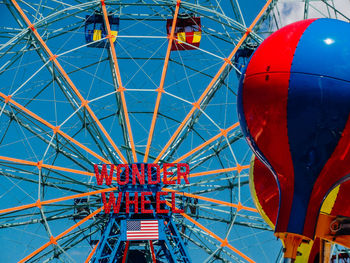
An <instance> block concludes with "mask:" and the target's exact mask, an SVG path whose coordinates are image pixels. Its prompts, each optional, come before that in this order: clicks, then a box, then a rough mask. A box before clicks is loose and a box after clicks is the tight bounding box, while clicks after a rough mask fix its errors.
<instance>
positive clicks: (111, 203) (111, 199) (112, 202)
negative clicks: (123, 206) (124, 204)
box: [102, 192, 123, 214]
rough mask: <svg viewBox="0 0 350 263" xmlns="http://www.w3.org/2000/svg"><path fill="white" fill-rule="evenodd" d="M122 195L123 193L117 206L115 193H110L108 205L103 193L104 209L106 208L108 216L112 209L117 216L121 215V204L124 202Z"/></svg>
mask: <svg viewBox="0 0 350 263" xmlns="http://www.w3.org/2000/svg"><path fill="white" fill-rule="evenodd" d="M122 195H123V192H119V193H118V200H117V204H116V203H115V197H114V192H110V193H109V198H108V203H107V199H106V194H105V193H102V202H103V207H104V210H105V213H106V214H109V213H110V211H111V207H112V208H113V213H115V214H118V213H119V210H120V203H121V201H122Z"/></svg>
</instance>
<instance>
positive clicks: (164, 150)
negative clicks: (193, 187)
mask: <svg viewBox="0 0 350 263" xmlns="http://www.w3.org/2000/svg"><path fill="white" fill-rule="evenodd" d="M271 2H272V0H268V1H267V2H266V4H265V5H264V7H263V8H262V9H261V11H260V12H259V14H258V15H257V16H256V18H255V19H254V20H253V22H252V23H251V25H250V26H249V28H247V30H246V32H245V34H244V35H243V36H242V37H241V39H240V40H239V42H238V44H237V45H236V46H235V48H234V49H233V51H232V52H231V54H230V55H229V56H228V58H226V59H225V61H224V63H223V65H222V66H221V67H220V69H219V71H218V72H217V73H216V75H215V76H214V78H213V79H212V80H211V81H210V83H209V85H208V86H207V88H206V89H205V90H204V92H203V93H202V95H201V96H200V97H199V99H198V100H197V101H196V102H195V103H193V107H192V109H191V110H190V112H189V113H188V114H187V115H186V117H185V119H184V120H183V121H182V122H181V124H180V126H179V127H178V128H177V129H176V131H175V132H174V133H173V135H172V136H171V137H170V139H169V141H168V142H167V143H166V145H165V146H164V147H163V149H162V150H161V152H160V153H159V154H158V156H157V158H156V159H155V161H154V162H155V163H157V162H158V161H159V160H160V159H161V158H162V157H163V155H164V153H165V152H166V151H167V150H168V148H169V147H170V145H171V144H172V143H173V141H174V140H175V139H176V137H177V136H178V135H179V134H180V133H181V132H182V131H183V128H184V127H185V126H186V125H187V123H188V120H189V119H190V117H191V116H192V114H193V113H194V112H195V111H196V109H200V107H201V103H202V101H203V99H204V98H205V97H206V96H207V94H208V93H209V91H210V90H211V89H212V87H213V86H214V84H215V82H216V81H217V80H218V79H219V77H220V75H221V74H222V73H223V72H224V70H225V68H226V67H227V65H230V64H232V62H231V60H232V58H233V56H234V55H235V54H236V52H237V50H238V49H239V48H240V46H241V45H242V44H243V42H244V41H245V39H246V38H247V37H248V35H249V34H250V33H251V32H252V29H253V28H254V26H255V24H256V23H257V22H258V20H259V19H260V18H261V16H262V15H263V14H264V12H265V10H266V9H267V8H268V6H269V5H270V3H271Z"/></svg>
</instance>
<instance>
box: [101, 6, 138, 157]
mask: <svg viewBox="0 0 350 263" xmlns="http://www.w3.org/2000/svg"><path fill="white" fill-rule="evenodd" d="M101 6H102V11H103V19H104V22H105V25H106V30H107V33H108V36H107V38H108V39H109V51H110V54H111V57H112V60H113V66H114V72H115V74H116V77H117V83H118V89H117V91H118V92H119V94H120V97H121V101H122V106H123V113H124V118H125V122H126V127H127V130H128V135H129V142H130V147H131V151H132V155H133V159H134V162H137V155H136V151H135V144H134V138H133V135H132V130H131V125H130V119H129V114H128V108H127V105H126V100H125V93H124V92H125V88H124V87H123V83H122V79H121V75H120V71H119V65H118V60H117V54H116V52H115V47H114V43H113V36H112V32H111V27H110V24H109V20H108V13H107V8H106V4H105V2H104V0H101ZM112 75H114V74H112ZM122 159H123V158H122ZM123 161H124V162H125V163H126V162H127V161H126V160H123Z"/></svg>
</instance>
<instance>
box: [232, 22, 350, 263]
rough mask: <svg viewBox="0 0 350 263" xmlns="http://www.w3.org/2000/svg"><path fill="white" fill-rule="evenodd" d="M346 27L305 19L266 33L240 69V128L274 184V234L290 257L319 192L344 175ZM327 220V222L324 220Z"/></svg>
mask: <svg viewBox="0 0 350 263" xmlns="http://www.w3.org/2000/svg"><path fill="white" fill-rule="evenodd" d="M349 101H350V25H349V24H348V23H346V22H342V21H339V20H334V19H308V20H303V21H300V22H296V23H293V24H291V25H288V26H286V27H284V28H282V29H280V30H278V31H276V32H275V33H274V34H272V35H271V36H269V37H268V38H267V39H266V40H265V41H264V42H263V43H262V44H261V45H260V46H259V47H258V48H257V50H256V51H255V52H254V54H253V55H252V58H251V60H250V62H249V64H248V65H247V67H246V68H245V71H244V72H243V74H242V78H241V81H240V85H239V94H238V114H239V119H240V124H241V128H242V130H243V133H244V135H245V137H246V139H247V142H248V144H249V145H250V146H251V148H252V150H253V151H254V153H255V154H256V155H257V156H258V157H259V158H260V159H261V160H262V161H263V162H264V163H265V164H266V165H267V166H268V167H269V169H270V170H271V171H272V172H273V174H274V176H275V178H276V180H277V184H278V188H279V198H280V200H279V210H278V215H277V221H276V228H275V235H276V236H277V237H279V238H281V239H283V242H284V243H285V245H286V251H285V254H284V256H285V262H293V261H294V259H295V258H296V254H297V248H298V246H299V245H300V243H301V242H302V241H303V240H313V239H314V238H315V234H316V225H317V222H318V220H319V219H320V220H321V217H320V218H319V211H320V209H321V206H322V203H323V201H324V198H325V197H326V196H327V194H328V193H329V192H331V190H332V189H334V188H335V187H337V186H338V185H339V184H340V183H342V182H345V181H346V180H348V179H349V177H350V120H349V113H350V103H349ZM323 221H325V220H323Z"/></svg>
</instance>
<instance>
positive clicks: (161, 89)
mask: <svg viewBox="0 0 350 263" xmlns="http://www.w3.org/2000/svg"><path fill="white" fill-rule="evenodd" d="M180 4H181V0H178V1H177V2H176V8H175V13H174V17H173V22H172V25H171V32H170V36H169V40H168V48H167V51H166V55H165V60H164V65H163V70H162V75H161V79H160V84H159V87H158V89H156V91H157V99H156V104H155V106H154V111H153V116H152V122H151V127H150V130H149V133H148V139H147V145H146V150H145V155H144V159H143V162H147V160H148V155H149V150H150V147H151V143H152V138H153V133H154V128H155V125H156V120H157V115H158V111H159V105H160V100H161V97H162V93H164V82H165V77H166V73H167V70H168V64H169V59H170V53H171V47H172V45H173V41H174V34H175V26H176V21H177V17H178V14H179V9H180Z"/></svg>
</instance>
